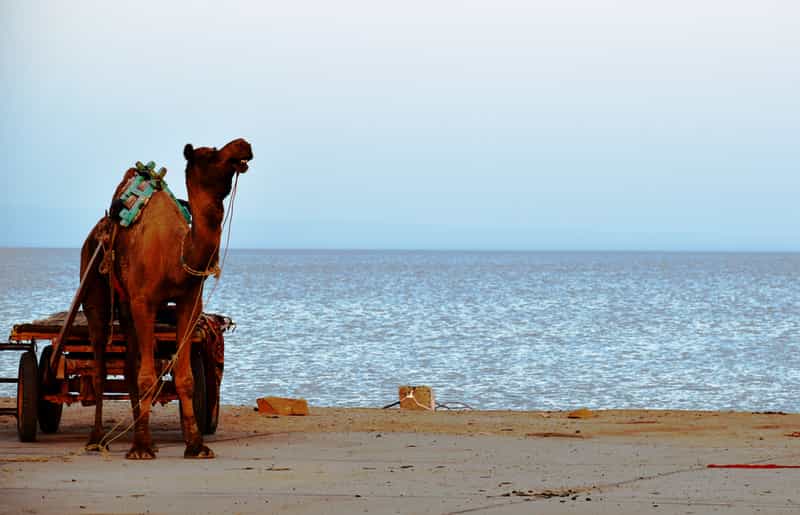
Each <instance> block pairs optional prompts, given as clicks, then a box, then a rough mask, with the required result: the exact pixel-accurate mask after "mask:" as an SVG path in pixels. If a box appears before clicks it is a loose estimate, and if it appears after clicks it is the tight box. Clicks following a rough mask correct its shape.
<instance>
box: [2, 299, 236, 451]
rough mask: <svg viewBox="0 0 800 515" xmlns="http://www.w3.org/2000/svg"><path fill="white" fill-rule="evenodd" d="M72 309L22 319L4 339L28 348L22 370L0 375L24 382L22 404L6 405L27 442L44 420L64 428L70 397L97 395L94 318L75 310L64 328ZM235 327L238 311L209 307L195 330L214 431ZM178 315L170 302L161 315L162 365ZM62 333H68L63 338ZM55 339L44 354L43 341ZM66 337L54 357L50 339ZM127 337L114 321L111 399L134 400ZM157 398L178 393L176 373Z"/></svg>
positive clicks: (204, 406) (205, 416) (198, 412)
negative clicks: (227, 340)
mask: <svg viewBox="0 0 800 515" xmlns="http://www.w3.org/2000/svg"><path fill="white" fill-rule="evenodd" d="M68 318H70V317H68V313H67V312H63V313H57V314H55V315H52V316H50V317H48V318H47V319H44V320H37V321H34V322H31V323H27V324H18V325H15V326H14V328H13V329H12V330H11V335H10V336H9V341H8V343H0V350H16V351H21V352H22V355H21V357H20V360H19V374H18V377H16V378H0V382H3V383H17V406H16V408H0V415H13V416H16V417H17V432H18V434H19V439H20V440H21V441H23V442H31V441H34V440H36V426H37V424H38V426H39V429H41V430H42V432H43V433H54V432H56V431H58V426H59V423H60V421H61V412H62V410H63V407H64V404H67V405H69V404H72V403H73V402H79V401H80V402H81V403H82V404H84V405H91V404H93V403H94V401H95V395H94V388H93V386H92V376H93V374H94V354H93V352H92V346H91V343H90V341H89V331H88V327H87V325H86V318H85V317H84V316H83V314H82V313H78V314H77V316H75V317H74V321H73V322H72V325H71V327H70V328H69V329H68V330H65V331H63V335H60V333H62V327H63V326H64V322H65V321H66V320H68ZM233 327H235V325H234V323H233V322H232V321H231V319H230V318H227V317H224V316H221V315H215V314H206V313H204V314H203V315H202V316H201V317H200V321H199V322H198V324H197V326H196V328H195V331H194V334H193V335H192V350H191V366H192V373H193V374H194V384H195V389H194V397H193V406H194V412H195V417H196V419H197V425H198V427H199V428H200V430H201V431H202V432H203V433H204V434H213V433H214V432H215V431H216V430H217V423H218V421H219V394H220V385H221V382H222V371H223V361H224V345H225V344H224V339H223V333H224V332H225V331H227V330H229V329H232V328H233ZM175 332H176V328H175V317H174V307H173V309H170V308H167V309H165V310H163V311H161V312H159V315H158V317H157V320H156V327H155V340H156V346H155V348H156V360H155V362H156V373H157V374H158V375H159V376H161V375H162V374H161V372H162V371H163V370H166V367H167V364H168V363H169V361H170V360H171V359H172V357H173V356H174V354H175V351H176V341H177V339H176V337H175ZM59 336H61V338H59ZM42 340H46V341H48V345H46V346H45V347H43V348H42V352H41V354H40V355H39V359H38V360H37V358H36V351H37V344H38V343H39V342H40V341H42ZM55 341H58V342H60V345H57V346H56V347H57V348H58V350H57V351H56V352H57V353H58V357H57V358H56V359H53V354H54V348H56V347H54V346H53V345H52V344H50V342H55ZM125 349H126V341H125V336H124V334H123V332H122V331H121V330H120V328H119V322H117V321H115V322H114V331H113V337H112V340H111V342H110V343H109V344H108V345H107V346H106V367H107V373H108V376H107V380H106V383H105V393H104V395H103V399H110V400H127V399H129V397H128V390H127V386H126V384H125V377H124V370H125ZM161 380H162V381H163V382H164V384H163V388H161V392H160V394H159V395H158V397H157V398H156V399H154V402H160V403H161V404H166V403H167V402H170V401H173V400H176V399H178V395H177V393H176V391H175V384H174V382H173V378H172V377H171V375H170V374H166V375H165V376H164V377H162V378H161Z"/></svg>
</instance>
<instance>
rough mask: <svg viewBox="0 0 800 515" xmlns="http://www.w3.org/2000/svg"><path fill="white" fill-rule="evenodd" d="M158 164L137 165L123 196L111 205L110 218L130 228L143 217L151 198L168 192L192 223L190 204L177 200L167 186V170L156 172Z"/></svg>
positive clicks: (184, 216) (182, 213) (123, 191)
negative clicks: (162, 192)
mask: <svg viewBox="0 0 800 515" xmlns="http://www.w3.org/2000/svg"><path fill="white" fill-rule="evenodd" d="M155 169H156V164H155V163H154V162H153V161H150V162H149V163H147V164H146V165H145V164H142V163H141V162H137V163H136V173H135V174H134V175H133V176H132V177H131V178H130V179H128V182H127V183H126V184H125V186H124V187H123V188H122V194H120V196H119V197H118V198H116V199H114V201H113V202H112V203H111V208H110V210H109V216H111V218H112V219H113V220H119V224H120V225H121V226H122V227H130V226H131V225H133V224H134V223H135V222H136V220H138V219H139V217H140V216H141V215H142V212H143V211H144V209H145V207H146V206H147V203H148V202H150V198H151V197H152V196H153V194H154V193H155V192H157V191H164V192H166V193H167V194H168V195H169V196H170V198H171V199H172V201H173V202H175V205H176V206H178V210H179V211H180V213H181V215H183V218H184V219H185V220H186V223H188V224H191V223H192V215H191V212H190V211H189V204H188V203H187V202H186V201H181V200H179V199H177V198H175V195H173V194H172V191H171V190H170V189H169V187H168V186H167V181H165V180H164V175H166V173H167V169H166V168H163V167H162V168H161V169H160V170H159V171H158V172H156V171H155Z"/></svg>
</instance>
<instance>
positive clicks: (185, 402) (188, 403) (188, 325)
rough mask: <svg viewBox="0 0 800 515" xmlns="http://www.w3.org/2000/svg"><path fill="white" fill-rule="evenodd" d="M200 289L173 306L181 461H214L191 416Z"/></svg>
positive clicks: (175, 375)
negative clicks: (182, 458)
mask: <svg viewBox="0 0 800 515" xmlns="http://www.w3.org/2000/svg"><path fill="white" fill-rule="evenodd" d="M202 294H203V286H202V283H198V286H197V287H196V288H192V289H191V290H190V292H189V293H188V294H187V295H185V296H184V298H183V299H182V301H181V302H178V303H177V305H176V315H177V332H176V338H177V339H178V355H177V361H176V363H175V369H174V370H173V377H174V378H175V389H176V390H177V392H178V397H179V398H180V402H181V407H182V408H181V409H182V412H183V413H182V415H181V429H183V440H184V441H185V442H186V450H185V451H184V453H183V457H184V458H213V457H214V452H213V451H212V450H211V449H209V448H208V447H206V446H205V445H204V444H203V434H202V433H201V432H200V428H198V427H197V420H196V419H195V416H194V404H193V402H192V399H193V396H194V376H193V375H192V365H191V354H192V341H191V340H192V334H193V333H194V326H195V323H196V322H197V319H198V317H199V316H200V313H201V312H202V311H203V299H202Z"/></svg>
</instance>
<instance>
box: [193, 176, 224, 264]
mask: <svg viewBox="0 0 800 515" xmlns="http://www.w3.org/2000/svg"><path fill="white" fill-rule="evenodd" d="M187 189H188V190H189V205H190V206H191V209H192V228H191V230H190V232H189V234H188V236H187V238H186V242H185V244H184V256H183V257H184V260H185V261H186V263H187V264H188V265H189V266H190V267H192V268H194V269H197V270H206V269H208V268H213V267H214V266H215V265H216V264H217V261H218V258H219V244H220V238H221V237H222V219H223V217H224V215H225V208H224V206H223V203H222V199H217V198H216V197H215V196H214V195H213V194H210V193H208V192H205V191H193V190H194V188H191V187H190V186H189V185H188V184H187Z"/></svg>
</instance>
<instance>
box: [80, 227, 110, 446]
mask: <svg viewBox="0 0 800 515" xmlns="http://www.w3.org/2000/svg"><path fill="white" fill-rule="evenodd" d="M95 245H97V241H96V240H95V239H94V238H93V237H92V235H90V236H89V238H87V239H86V242H85V243H84V245H83V248H82V249H81V276H83V275H84V273H85V272H86V267H87V266H88V265H89V260H90V258H91V255H92V252H93V251H94V246H95ZM88 272H89V273H88V274H87V275H86V292H85V294H84V298H83V300H82V302H81V304H82V305H83V312H84V314H85V315H86V321H87V323H88V329H89V340H90V341H91V343H92V350H93V351H94V371H93V374H92V387H93V389H94V396H95V408H94V426H93V427H92V431H91V433H90V434H89V439H88V441H87V442H86V448H87V449H89V450H99V446H100V444H101V442H102V440H103V437H104V436H105V432H104V430H103V394H104V392H105V381H106V375H107V372H106V360H105V352H106V344H107V343H108V336H109V332H110V323H111V317H112V316H113V314H112V313H111V291H110V288H109V283H108V279H107V278H106V276H104V275H103V274H101V273H100V272H99V269H98V265H97V264H96V263H95V264H94V265H93V266H92V269H91V270H89V271H88Z"/></svg>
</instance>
